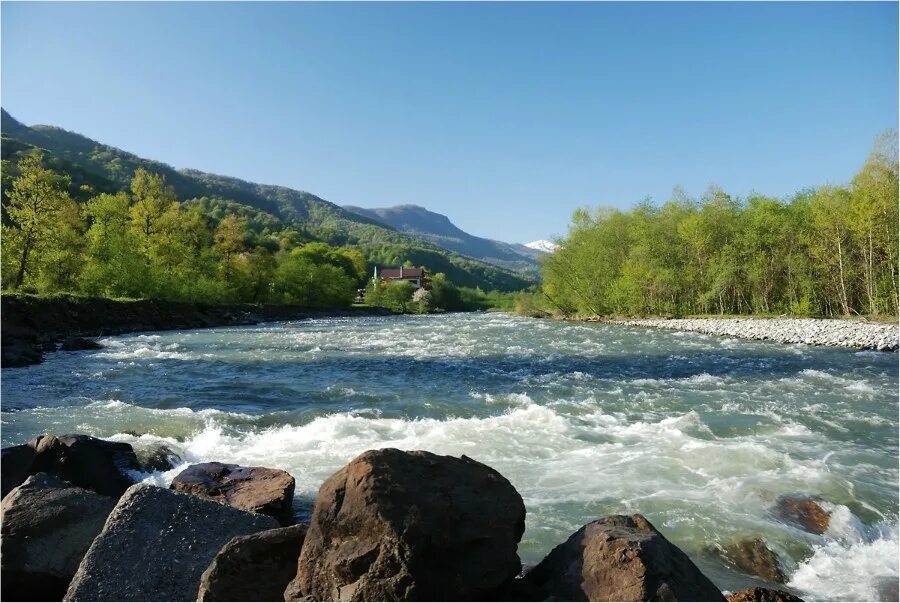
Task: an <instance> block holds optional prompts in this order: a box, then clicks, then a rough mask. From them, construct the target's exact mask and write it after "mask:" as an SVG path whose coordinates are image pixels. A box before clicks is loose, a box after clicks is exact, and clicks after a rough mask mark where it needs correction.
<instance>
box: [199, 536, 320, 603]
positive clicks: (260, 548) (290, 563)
mask: <svg viewBox="0 0 900 603" xmlns="http://www.w3.org/2000/svg"><path fill="white" fill-rule="evenodd" d="M305 536H306V526H305V525H303V524H297V525H293V526H290V527H287V528H277V529H274V530H266V531H265V532H259V533H258V534H251V535H250V536H237V537H235V538H232V539H231V540H230V541H229V542H228V544H226V545H225V546H224V547H223V548H222V550H221V551H219V553H218V554H217V555H216V558H215V559H213V562H212V564H210V566H209V567H208V568H207V569H206V571H205V572H203V576H201V577H200V591H199V592H198V594H197V600H198V601H281V600H282V595H283V593H284V589H285V587H286V586H287V585H288V582H290V581H291V579H293V577H294V575H295V574H296V573H297V559H298V558H299V557H300V548H301V547H302V546H303V539H304V537H305Z"/></svg>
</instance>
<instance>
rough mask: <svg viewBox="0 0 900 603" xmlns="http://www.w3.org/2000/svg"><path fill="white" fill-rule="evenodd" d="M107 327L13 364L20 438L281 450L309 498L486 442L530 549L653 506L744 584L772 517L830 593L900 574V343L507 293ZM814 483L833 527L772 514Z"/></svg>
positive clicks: (806, 570)
mask: <svg viewBox="0 0 900 603" xmlns="http://www.w3.org/2000/svg"><path fill="white" fill-rule="evenodd" d="M102 343H103V345H104V346H105V348H104V349H102V350H97V351H87V352H59V353H56V354H50V355H48V356H47V359H46V360H45V362H44V363H43V364H41V365H37V366H33V367H29V368H25V369H5V370H4V371H3V374H2V377H3V379H2V411H3V412H2V441H3V445H4V446H7V445H10V444H15V443H20V442H22V441H24V440H26V439H27V438H30V437H33V436H34V435H37V434H39V433H41V432H54V433H65V432H79V433H89V434H93V435H97V436H102V437H108V438H111V439H116V440H121V441H126V442H130V443H131V444H133V445H134V446H135V448H136V449H142V448H147V447H150V446H153V445H157V444H159V443H160V442H165V443H166V444H167V445H168V446H170V447H171V448H172V449H173V450H175V451H176V452H178V453H179V454H180V455H182V457H183V458H184V460H185V462H186V463H187V462H198V461H209V460H217V461H225V462H237V463H241V464H245V465H246V464H253V465H267V466H272V467H280V468H284V469H287V470H288V471H290V473H291V474H292V475H294V477H295V478H296V479H297V501H296V506H297V512H298V514H300V515H301V516H302V515H303V514H305V513H308V512H309V508H310V505H311V503H312V501H313V499H314V497H315V492H316V490H317V489H318V487H319V485H320V484H321V482H322V481H323V480H324V479H325V478H327V477H328V476H329V475H330V474H331V473H332V472H334V471H335V470H336V469H337V468H339V467H340V466H342V465H343V464H345V463H346V462H347V461H348V460H350V459H351V458H352V457H354V456H355V455H357V454H358V453H360V452H362V451H364V450H366V449H370V448H376V447H386V446H390V447H396V448H402V449H426V450H431V451H434V452H437V453H443V454H453V455H460V454H466V455H468V456H470V457H472V458H474V459H476V460H479V461H482V462H484V463H487V464H488V465H491V466H492V467H494V468H496V469H497V470H499V471H500V472H501V473H503V475H505V476H506V477H507V478H509V479H510V481H511V482H512V483H513V485H514V486H515V487H516V488H517V489H518V491H519V492H520V493H521V494H522V497H523V498H524V500H525V504H526V507H527V509H528V517H527V527H526V531H525V535H524V537H523V539H522V542H521V544H520V545H519V553H520V556H521V557H522V559H523V561H524V562H526V563H534V562H537V561H539V560H540V559H541V558H542V557H543V555H545V554H546V553H547V552H548V551H549V550H550V549H551V548H552V547H553V546H554V545H555V544H558V543H560V542H562V541H563V540H565V539H566V537H567V536H568V535H569V534H570V533H571V532H573V531H574V530H576V529H577V528H578V527H580V526H581V525H582V524H584V523H586V522H588V521H590V520H592V519H595V518H598V517H600V516H603V515H606V514H610V513H626V512H627V513H630V512H640V513H643V514H644V515H646V516H647V517H648V518H649V519H650V520H651V522H652V523H653V524H654V525H656V527H657V528H659V529H660V530H661V531H662V532H663V533H664V534H665V535H666V536H667V537H668V538H669V539H670V540H672V541H673V542H674V543H676V544H677V545H678V546H680V547H681V548H682V549H683V550H685V551H686V552H687V553H688V554H689V555H691V557H692V558H694V560H695V561H696V562H697V563H698V565H700V566H701V568H702V569H703V570H704V571H705V572H706V573H707V575H709V576H710V577H711V578H712V579H713V581H715V582H716V583H717V585H718V586H719V587H721V588H723V589H729V590H735V589H738V588H742V587H745V586H748V585H751V584H756V583H759V582H758V581H757V580H755V579H753V578H750V577H748V576H746V575H743V574H741V573H740V572H739V571H737V570H735V569H733V568H730V567H728V566H727V565H726V564H725V563H724V562H722V561H721V560H720V558H719V557H718V556H717V554H716V553H715V549H716V546H717V545H718V546H724V545H727V544H728V543H730V542H733V541H734V540H736V539H741V538H744V537H752V536H762V537H763V538H764V539H765V540H766V541H767V542H768V543H769V546H770V547H771V548H773V549H774V550H775V551H776V552H777V554H778V555H779V556H780V558H781V559H782V561H783V564H784V566H785V570H786V573H787V575H788V578H789V581H788V586H789V588H791V589H792V590H794V591H795V592H797V593H798V594H800V595H801V596H803V597H805V598H808V599H811V600H815V599H831V600H835V599H873V598H876V597H877V596H878V593H877V591H878V589H879V588H882V587H883V584H885V583H886V581H888V580H891V579H892V580H894V582H895V583H896V580H897V575H898V535H897V513H898V365H897V355H896V354H888V353H880V352H853V351H848V350H842V349H829V348H815V347H808V346H803V345H779V344H770V343H757V342H747V341H737V340H732V339H722V338H718V337H712V336H707V335H699V334H690V333H678V332H664V331H654V330H648V329H643V328H637V327H624V326H614V325H596V324H571V323H560V322H552V321H540V320H534V319H525V318H517V317H512V316H507V315H499V314H450V315H442V316H403V317H387V318H385V317H378V318H376V317H372V318H352V319H328V320H310V321H301V322H284V323H273V324H268V325H261V326H248V327H236V328H219V329H209V330H195V331H172V332H163V333H158V334H149V335H148V334H143V335H127V336H121V337H112V338H109V339H105V340H102ZM136 434H137V435H136ZM177 471H178V469H175V470H173V471H171V472H168V473H166V474H151V475H142V476H140V477H141V478H142V479H147V480H151V481H153V482H155V483H159V484H161V485H165V484H166V483H167V480H168V479H171V477H173V476H174V474H175V473H176V472H177ZM423 487H427V484H423ZM794 493H801V494H808V495H815V496H820V497H822V498H823V499H825V500H826V501H829V503H830V505H829V508H830V509H831V510H832V521H831V525H830V527H829V531H828V532H827V533H826V534H825V535H823V536H816V535H812V534H809V533H806V532H804V531H802V530H799V529H796V528H793V527H791V526H789V525H786V524H784V523H782V522H780V521H779V520H778V519H777V518H776V517H775V516H774V515H773V514H772V512H771V509H772V505H773V503H774V501H775V500H776V498H777V497H778V496H780V495H784V494H794Z"/></svg>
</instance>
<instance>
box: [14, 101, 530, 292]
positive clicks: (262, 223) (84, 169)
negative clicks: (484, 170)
mask: <svg viewBox="0 0 900 603" xmlns="http://www.w3.org/2000/svg"><path fill="white" fill-rule="evenodd" d="M0 132H2V159H3V172H4V188H5V184H6V183H7V180H6V178H7V177H9V175H10V172H11V171H13V170H12V169H11V168H12V166H13V164H14V163H15V162H16V161H18V159H19V158H21V157H22V156H23V155H24V154H25V153H28V152H30V151H31V149H33V148H35V147H37V148H40V149H42V150H43V152H44V159H45V164H46V165H47V166H48V167H50V168H51V169H53V170H55V171H58V172H61V173H66V174H69V175H70V176H71V177H72V189H71V190H72V194H73V196H74V197H75V198H76V199H78V200H84V199H85V196H86V195H87V193H85V192H84V190H85V188H83V185H88V187H89V190H91V191H93V192H94V193H96V192H114V191H117V190H124V189H128V187H129V183H130V181H131V178H132V176H133V174H134V171H135V169H137V168H138V167H143V168H145V169H147V170H149V171H151V172H156V173H160V174H163V175H164V176H165V177H166V181H167V182H168V183H169V184H170V185H172V186H173V187H174V189H175V192H176V193H177V195H178V198H179V199H180V200H181V201H182V202H184V203H187V204H195V205H197V206H199V207H201V208H202V209H203V210H204V211H209V212H211V215H214V217H215V216H218V219H221V216H222V214H223V212H225V213H227V212H234V213H239V214H241V215H245V216H247V217H248V218H249V221H250V224H251V226H254V225H255V227H256V228H257V229H263V228H275V227H277V228H284V227H290V228H294V229H296V230H297V231H298V232H300V233H301V234H302V235H303V236H304V237H306V238H308V239H310V240H320V241H324V242H326V243H329V244H332V245H346V244H349V245H355V246H357V247H359V248H360V249H361V250H362V251H363V254H364V255H365V256H366V258H367V259H368V260H369V261H370V262H371V263H380V264H385V263H403V262H406V261H409V262H412V263H413V264H415V265H423V266H426V267H428V269H429V270H431V271H432V272H444V273H445V274H446V275H447V277H448V278H449V279H450V280H452V281H453V282H455V283H457V284H459V285H464V286H469V287H476V286H477V287H481V288H482V289H486V290H491V289H496V290H501V291H515V290H520V289H524V288H526V287H529V286H530V285H532V284H534V282H535V281H536V275H537V271H536V264H535V263H534V257H536V256H535V255H534V254H536V253H537V252H536V251H534V250H531V249H529V248H527V247H525V246H524V245H509V244H506V243H500V242H497V241H490V240H488V239H479V238H478V237H473V236H471V235H469V234H467V233H465V232H463V231H461V230H459V229H458V228H456V227H455V226H453V224H452V223H450V221H449V220H448V219H447V218H446V217H445V216H441V215H439V214H434V213H433V212H429V211H427V210H424V209H422V208H415V210H414V211H406V210H403V211H392V210H394V209H397V208H390V209H388V210H384V213H385V216H387V217H383V216H382V215H381V214H380V213H379V212H381V211H382V210H363V209H359V208H342V207H340V206H339V205H336V204H334V203H331V202H329V201H326V200H324V199H322V198H320V197H317V196H316V195H314V194H312V193H308V192H304V191H298V190H294V189H291V188H287V187H283V186H273V185H265V184H258V183H255V182H248V181H245V180H240V179H238V178H232V177H228V176H220V175H216V174H209V173H206V172H201V171H198V170H191V169H181V170H176V169H174V168H173V167H171V166H169V165H167V164H165V163H161V162H158V161H153V160H149V159H144V158H141V157H138V156H137V155H134V154H133V153H128V152H127V151H123V150H121V149H117V148H115V147H111V146H108V145H105V144H102V143H100V142H97V141H95V140H91V139H90V138H87V137H85V136H82V135H81V134H77V133H75V132H70V131H67V130H64V129H62V128H58V127H55V126H45V125H35V126H26V125H24V124H22V123H21V122H19V121H17V120H16V119H15V118H13V117H12V116H11V115H10V114H9V113H7V112H6V111H5V110H0ZM404 207H414V206H404ZM401 216H408V217H405V218H404V217H401ZM392 222H399V223H402V224H405V225H407V227H398V226H394V225H393V224H392ZM529 254H531V255H529Z"/></svg>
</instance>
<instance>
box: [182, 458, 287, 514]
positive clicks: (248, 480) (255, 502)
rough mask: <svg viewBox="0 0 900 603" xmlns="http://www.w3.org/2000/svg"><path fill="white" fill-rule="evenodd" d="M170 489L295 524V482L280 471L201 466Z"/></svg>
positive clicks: (205, 464) (183, 474)
mask: <svg viewBox="0 0 900 603" xmlns="http://www.w3.org/2000/svg"><path fill="white" fill-rule="evenodd" d="M170 487H171V488H172V490H175V491H177V492H186V493H188V494H193V495H194V496H201V497H203V498H208V499H210V500H215V501H218V502H221V503H224V504H227V505H231V506H232V507H235V508H237V509H243V510H244V511H252V512H254V513H262V514H263V515H271V516H272V517H274V518H276V519H277V520H278V521H279V522H280V523H281V525H290V524H292V523H293V514H292V512H291V502H292V501H293V500H294V478H293V477H291V475H290V474H289V473H288V472H287V471H282V470H281V469H269V468H267V467H241V466H240V465H226V464H224V463H200V464H198V465H191V466H190V467H188V468H187V469H185V470H184V471H182V472H181V473H179V474H178V475H177V476H176V477H175V479H174V480H172V485H171V486H170Z"/></svg>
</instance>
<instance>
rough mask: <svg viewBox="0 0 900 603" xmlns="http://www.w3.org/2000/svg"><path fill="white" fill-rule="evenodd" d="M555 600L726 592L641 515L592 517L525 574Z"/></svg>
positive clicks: (683, 597)
mask: <svg viewBox="0 0 900 603" xmlns="http://www.w3.org/2000/svg"><path fill="white" fill-rule="evenodd" d="M524 579H525V580H527V581H529V582H531V583H532V584H533V585H534V586H535V587H536V588H538V589H540V590H541V592H542V593H543V597H542V598H543V599H545V600H546V599H547V598H549V599H550V600H556V601H724V597H723V596H722V593H721V592H720V591H719V589H718V588H716V586H715V585H714V584H713V583H712V582H710V580H709V579H708V578H707V577H706V576H704V575H703V574H702V573H701V572H700V570H699V569H698V568H697V566H696V565H694V564H693V562H692V561H691V560H690V559H689V558H688V556H687V555H685V554H684V553H683V552H682V551H681V550H680V549H679V548H678V547H676V546H675V545H673V544H671V543H670V542H669V541H668V540H666V539H665V538H664V537H663V535H662V534H660V533H659V532H658V531H657V530H656V528H654V527H653V525H651V523H650V522H649V521H647V519H646V518H645V517H644V516H642V515H632V516H630V517H628V516H625V515H611V516H609V517H604V518H603V519H600V520H597V521H593V522H591V523H589V524H587V525H586V526H584V527H582V528H581V529H580V530H578V531H577V532H575V533H574V534H572V536H571V537H569V539H568V540H567V541H566V542H565V543H563V544H561V545H559V546H557V547H556V548H555V549H553V550H552V551H551V552H550V554H549V555H547V556H546V557H545V558H544V560H543V561H541V562H540V563H539V564H538V565H537V567H535V568H534V569H533V570H531V571H530V572H528V574H527V575H526V576H525V578H524Z"/></svg>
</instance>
